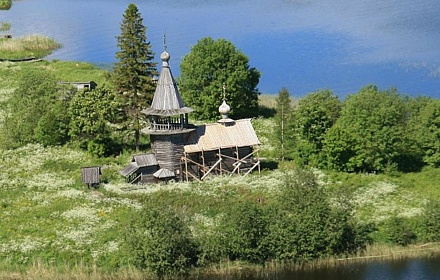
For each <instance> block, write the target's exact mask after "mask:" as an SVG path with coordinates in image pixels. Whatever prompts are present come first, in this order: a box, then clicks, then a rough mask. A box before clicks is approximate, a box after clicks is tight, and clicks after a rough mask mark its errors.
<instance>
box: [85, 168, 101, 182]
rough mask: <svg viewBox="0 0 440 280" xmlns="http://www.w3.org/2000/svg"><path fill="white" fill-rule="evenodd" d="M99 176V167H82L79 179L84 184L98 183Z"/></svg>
mask: <svg viewBox="0 0 440 280" xmlns="http://www.w3.org/2000/svg"><path fill="white" fill-rule="evenodd" d="M100 178H101V167H99V166H92V167H82V168H81V181H82V182H83V183H86V184H99V182H100Z"/></svg>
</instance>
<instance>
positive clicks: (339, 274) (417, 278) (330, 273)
mask: <svg viewBox="0 0 440 280" xmlns="http://www.w3.org/2000/svg"><path fill="white" fill-rule="evenodd" d="M439 264H440V257H436V258H428V259H404V260H395V261H372V262H366V263H357V264H346V265H341V266H340V267H338V268H334V269H318V270H314V271H300V272H293V271H283V272H279V273H276V274H273V275H265V276H262V277H255V276H253V275H246V276H244V277H241V278H240V277H237V278H239V279H241V280H438V279H440V265H439ZM232 278H235V277H232ZM199 280H205V279H199ZM206 280H208V279H206ZM209 280H216V279H212V278H210V279H209ZM218 280H225V279H224V278H219V279H218ZM234 280H235V279H234Z"/></svg>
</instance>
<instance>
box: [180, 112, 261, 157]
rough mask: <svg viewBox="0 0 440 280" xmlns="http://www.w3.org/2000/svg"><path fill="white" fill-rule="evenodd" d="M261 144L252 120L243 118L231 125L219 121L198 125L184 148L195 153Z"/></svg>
mask: <svg viewBox="0 0 440 280" xmlns="http://www.w3.org/2000/svg"><path fill="white" fill-rule="evenodd" d="M260 144H261V143H260V141H259V140H258V137H257V134H256V133H255V130H254V128H253V126H252V124H251V120H250V119H242V120H237V121H235V124H234V125H230V126H225V125H222V124H219V123H213V124H207V125H200V126H198V127H197V129H196V131H194V132H193V133H191V135H190V138H189V140H188V142H187V144H186V145H185V146H184V150H185V152H186V153H195V152H201V151H212V150H217V149H221V148H231V147H245V146H256V145H260Z"/></svg>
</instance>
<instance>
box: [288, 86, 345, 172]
mask: <svg viewBox="0 0 440 280" xmlns="http://www.w3.org/2000/svg"><path fill="white" fill-rule="evenodd" d="M340 111H341V102H340V101H339V99H338V97H337V96H335V95H334V94H333V92H332V91H330V90H319V91H316V92H313V93H310V94H308V95H307V96H305V97H304V98H302V99H300V100H299V102H298V106H297V108H296V110H295V111H294V113H293V117H292V122H293V129H294V131H295V135H296V137H297V139H296V140H295V141H294V142H293V143H291V144H292V146H293V147H294V156H295V160H296V161H297V163H298V164H299V165H312V166H313V165H314V166H317V165H318V164H319V163H320V161H321V159H320V157H321V151H322V145H323V144H322V143H323V140H324V137H325V135H326V133H327V131H328V130H329V129H330V128H331V127H332V126H333V125H334V124H335V122H336V120H337V119H338V117H339V114H340Z"/></svg>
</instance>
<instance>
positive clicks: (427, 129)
mask: <svg viewBox="0 0 440 280" xmlns="http://www.w3.org/2000/svg"><path fill="white" fill-rule="evenodd" d="M413 103H416V104H415V107H416V108H415V110H414V111H413V114H412V116H411V119H410V124H409V129H408V130H409V131H410V132H411V136H412V140H413V142H415V143H417V146H418V147H419V149H420V152H421V156H422V160H423V163H424V164H426V165H429V166H433V167H439V166H440V141H439V139H440V100H438V99H431V98H429V99H428V98H417V99H415V100H414V102H413Z"/></svg>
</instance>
